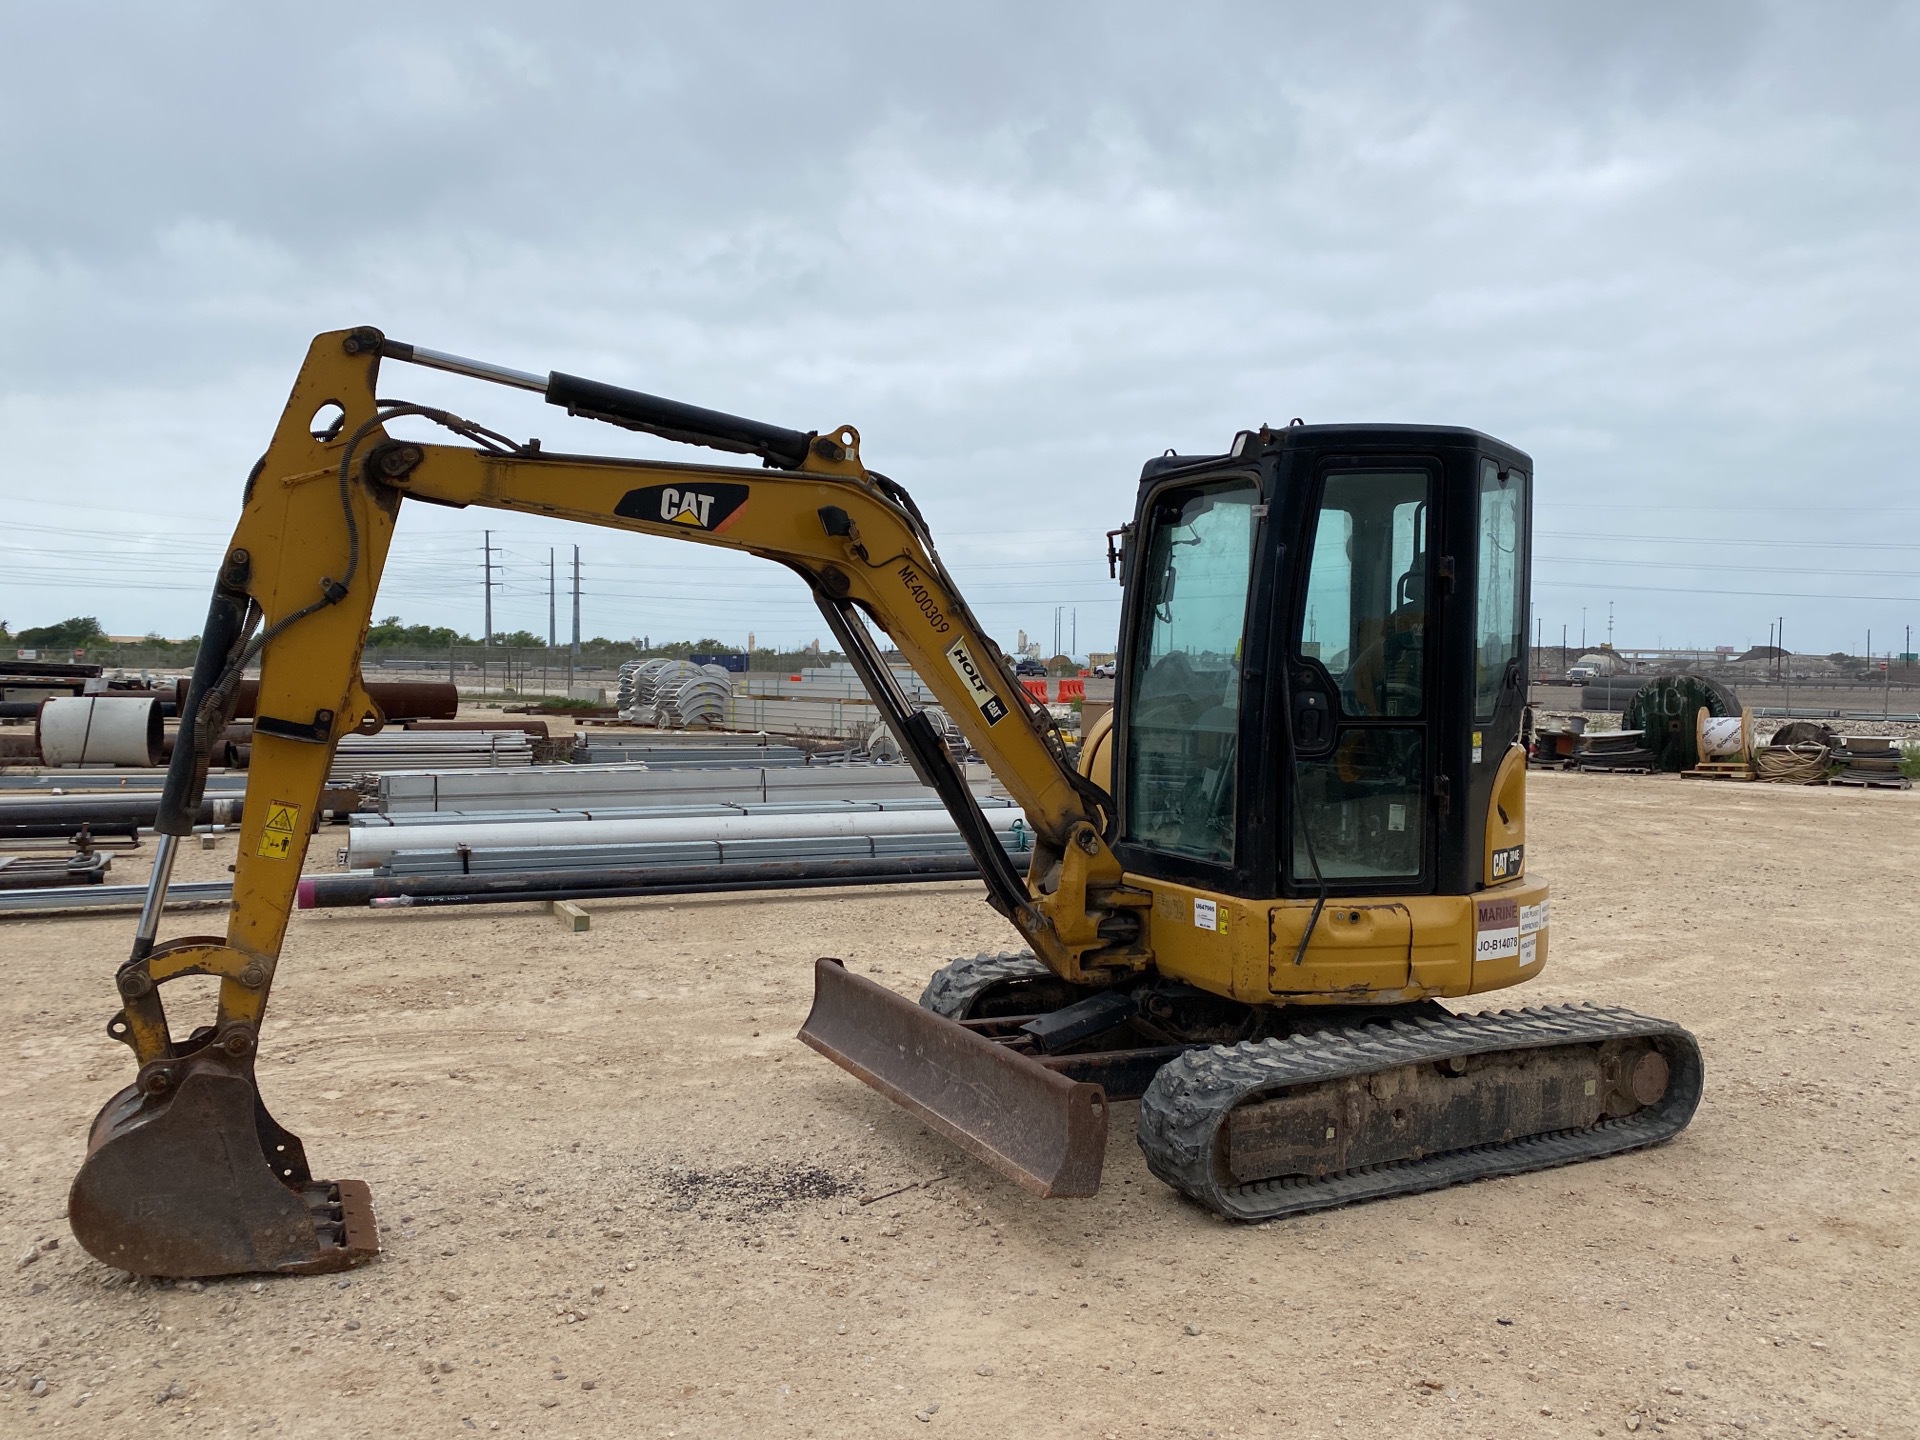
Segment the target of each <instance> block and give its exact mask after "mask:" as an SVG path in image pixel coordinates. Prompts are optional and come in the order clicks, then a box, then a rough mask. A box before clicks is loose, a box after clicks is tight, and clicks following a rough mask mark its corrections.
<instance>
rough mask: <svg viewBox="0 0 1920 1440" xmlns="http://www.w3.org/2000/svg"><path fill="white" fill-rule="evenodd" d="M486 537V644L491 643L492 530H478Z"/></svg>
mask: <svg viewBox="0 0 1920 1440" xmlns="http://www.w3.org/2000/svg"><path fill="white" fill-rule="evenodd" d="M480 533H481V534H482V535H484V536H485V537H486V540H485V545H486V557H487V558H486V562H485V567H486V581H485V584H486V590H487V638H486V642H485V643H486V644H488V645H492V644H493V531H491V530H483V531H481V532H480Z"/></svg>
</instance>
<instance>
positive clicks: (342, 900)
mask: <svg viewBox="0 0 1920 1440" xmlns="http://www.w3.org/2000/svg"><path fill="white" fill-rule="evenodd" d="M979 874H980V872H979V871H978V870H977V869H976V868H975V866H974V863H973V860H972V858H971V857H970V856H967V855H964V854H960V855H920V856H898V857H886V858H878V859H875V858H856V859H847V860H778V861H761V862H755V863H749V864H740V865H711V866H702V867H700V868H698V869H695V868H690V867H687V866H647V867H639V868H635V869H631V870H540V871H534V872H529V873H523V874H517V875H372V874H363V875H315V876H310V877H309V878H307V879H305V880H302V881H301V882H300V888H299V892H298V902H297V903H298V905H299V908H300V909H302V910H316V909H318V910H324V909H334V908H338V907H344V906H358V905H498V904H504V903H508V902H512V901H526V900H595V899H601V900H611V899H619V898H621V897H626V896H641V895H694V894H707V893H714V892H722V891H734V890H808V889H817V888H821V887H824V886H834V885H888V884H906V883H911V882H919V883H923V884H924V883H927V882H931V881H936V880H974V879H978V878H979Z"/></svg>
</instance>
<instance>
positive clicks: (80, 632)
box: [14, 615, 107, 650]
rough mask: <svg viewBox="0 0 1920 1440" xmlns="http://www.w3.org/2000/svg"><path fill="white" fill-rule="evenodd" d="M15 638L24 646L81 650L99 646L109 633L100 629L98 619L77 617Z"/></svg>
mask: <svg viewBox="0 0 1920 1440" xmlns="http://www.w3.org/2000/svg"><path fill="white" fill-rule="evenodd" d="M14 638H15V639H16V640H17V641H18V642H19V643H20V644H22V645H28V646H32V645H52V646H55V647H69V646H70V647H72V648H73V649H75V650H79V649H83V648H85V647H86V646H88V645H98V644H99V643H100V642H101V641H103V640H105V639H106V638H107V632H106V631H105V630H103V629H101V628H100V621H99V620H98V619H97V618H96V617H94V616H92V615H75V616H72V617H71V618H69V619H66V620H62V621H61V622H60V623H59V624H58V625H38V626H35V627H34V628H33V629H30V630H22V631H21V632H20V633H19V634H18V635H17V636H15V637H14Z"/></svg>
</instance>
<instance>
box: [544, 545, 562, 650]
mask: <svg viewBox="0 0 1920 1440" xmlns="http://www.w3.org/2000/svg"><path fill="white" fill-rule="evenodd" d="M557 593H558V592H556V591H555V589H554V584H553V547H552V546H551V545H549V546H548V547H547V648H548V649H549V650H551V649H552V648H553V647H554V646H555V645H557V644H559V643H560V632H559V631H558V630H557V629H555V628H554V623H553V615H554V601H555V599H556V597H557Z"/></svg>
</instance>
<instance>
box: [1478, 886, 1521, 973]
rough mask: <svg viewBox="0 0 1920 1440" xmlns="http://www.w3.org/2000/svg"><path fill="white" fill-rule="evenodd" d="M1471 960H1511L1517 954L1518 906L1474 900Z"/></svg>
mask: <svg viewBox="0 0 1920 1440" xmlns="http://www.w3.org/2000/svg"><path fill="white" fill-rule="evenodd" d="M1473 929H1474V935H1473V958H1474V961H1475V963H1476V964H1477V963H1478V962H1480V961H1482V960H1513V959H1516V958H1518V957H1519V954H1520V902H1519V901H1517V900H1476V901H1475V902H1474V917H1473Z"/></svg>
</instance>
